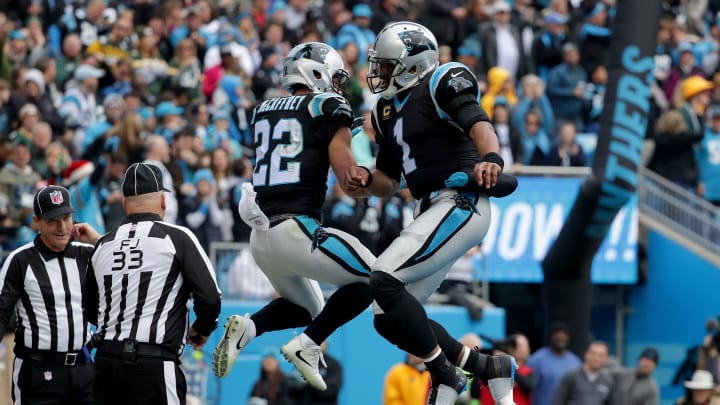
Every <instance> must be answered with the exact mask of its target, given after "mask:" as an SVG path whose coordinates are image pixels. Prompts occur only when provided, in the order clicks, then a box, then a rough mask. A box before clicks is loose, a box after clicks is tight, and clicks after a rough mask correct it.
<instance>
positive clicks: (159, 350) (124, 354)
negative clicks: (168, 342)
mask: <svg viewBox="0 0 720 405" xmlns="http://www.w3.org/2000/svg"><path fill="white" fill-rule="evenodd" d="M97 350H98V354H99V355H101V356H107V357H117V358H122V359H125V360H135V358H136V357H142V358H155V359H162V360H170V361H175V362H177V361H178V360H179V355H178V354H177V352H176V351H174V350H172V349H170V348H168V347H165V346H161V345H157V344H152V343H140V342H136V341H134V340H130V339H126V340H123V341H118V340H103V341H102V342H101V343H100V345H98V349H97Z"/></svg>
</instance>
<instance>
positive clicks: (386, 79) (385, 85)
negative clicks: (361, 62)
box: [367, 49, 405, 98]
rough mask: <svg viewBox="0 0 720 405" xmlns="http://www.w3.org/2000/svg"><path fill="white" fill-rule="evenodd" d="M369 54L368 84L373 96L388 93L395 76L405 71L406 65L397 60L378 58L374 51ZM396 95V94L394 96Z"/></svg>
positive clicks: (371, 50)
mask: <svg viewBox="0 0 720 405" xmlns="http://www.w3.org/2000/svg"><path fill="white" fill-rule="evenodd" d="M368 52H369V54H368V62H370V65H369V67H368V73H367V83H368V86H369V87H370V91H372V92H373V94H377V93H384V92H387V91H388V89H389V88H390V85H391V84H392V80H393V78H394V77H395V76H397V75H398V74H400V73H401V72H402V71H403V70H405V65H403V64H402V62H400V61H399V60H397V59H385V58H378V57H376V56H374V55H375V51H374V49H370V50H369V51H368ZM393 95H394V94H393ZM388 98H389V97H388Z"/></svg>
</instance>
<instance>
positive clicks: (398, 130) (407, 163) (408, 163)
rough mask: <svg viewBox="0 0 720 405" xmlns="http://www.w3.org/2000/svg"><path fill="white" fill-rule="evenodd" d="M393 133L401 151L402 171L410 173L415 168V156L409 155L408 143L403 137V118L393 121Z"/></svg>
mask: <svg viewBox="0 0 720 405" xmlns="http://www.w3.org/2000/svg"><path fill="white" fill-rule="evenodd" d="M393 134H394V135H395V142H397V144H398V145H400V147H402V151H403V172H405V174H410V173H412V172H414V171H415V169H417V165H416V164H415V158H413V157H410V145H408V144H407V142H405V140H404V139H403V118H402V117H400V118H398V120H397V121H395V127H394V128H393Z"/></svg>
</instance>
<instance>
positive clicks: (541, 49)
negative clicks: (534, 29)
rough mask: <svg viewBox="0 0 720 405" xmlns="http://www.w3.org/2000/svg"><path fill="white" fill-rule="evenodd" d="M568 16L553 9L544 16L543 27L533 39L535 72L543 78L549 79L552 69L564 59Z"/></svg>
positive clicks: (532, 50) (532, 49) (532, 48)
mask: <svg viewBox="0 0 720 405" xmlns="http://www.w3.org/2000/svg"><path fill="white" fill-rule="evenodd" d="M565 24H567V17H566V16H564V15H562V14H560V13H558V12H555V11H551V12H550V13H548V14H547V15H546V16H545V17H544V18H543V28H542V30H541V31H540V33H539V34H538V35H537V36H536V37H535V39H533V42H532V47H531V52H532V59H533V61H534V62H535V72H537V75H538V76H540V78H541V79H543V80H547V78H548V73H549V72H550V69H552V68H553V67H555V66H557V65H559V64H561V63H562V61H563V50H562V47H563V45H565V43H566V42H567V40H568V39H567V35H565V29H566V26H565Z"/></svg>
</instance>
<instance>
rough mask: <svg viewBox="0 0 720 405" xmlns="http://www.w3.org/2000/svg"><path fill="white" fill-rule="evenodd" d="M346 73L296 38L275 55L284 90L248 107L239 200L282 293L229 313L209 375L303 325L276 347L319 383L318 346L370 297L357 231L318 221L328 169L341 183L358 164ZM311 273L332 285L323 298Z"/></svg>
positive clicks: (260, 260) (329, 53) (325, 50)
mask: <svg viewBox="0 0 720 405" xmlns="http://www.w3.org/2000/svg"><path fill="white" fill-rule="evenodd" d="M348 79H349V77H348V73H347V72H346V71H345V70H344V68H343V62H342V59H341V58H340V55H339V54H338V53H337V52H336V51H335V50H334V49H332V48H331V47H329V46H328V45H325V44H322V43H317V42H312V43H305V44H300V45H298V46H296V47H295V48H293V49H292V50H291V51H290V53H289V54H288V55H287V57H286V58H285V60H284V69H283V76H282V81H283V85H284V86H285V88H286V89H287V90H288V91H290V93H291V94H292V95H291V96H289V97H280V98H274V99H270V100H267V101H264V102H262V103H261V104H259V105H258V106H257V107H256V108H255V110H254V112H253V116H252V119H251V128H252V132H253V135H254V139H255V151H256V158H257V162H256V164H255V169H254V172H253V185H252V187H249V185H248V184H245V185H243V195H242V199H241V201H240V207H239V208H240V214H241V216H242V217H243V219H244V220H245V221H246V222H247V223H248V225H250V226H251V227H253V231H252V233H251V235H250V246H251V250H252V254H253V257H254V258H255V261H256V262H257V264H258V265H259V266H260V268H261V269H262V271H263V272H264V273H265V275H267V277H268V278H269V279H270V282H271V283H272V285H273V287H274V288H275V291H276V292H277V293H278V294H279V295H280V297H281V298H278V299H275V300H273V301H271V302H270V303H269V304H268V305H266V306H265V307H263V308H262V309H260V310H259V311H258V312H256V313H255V314H253V315H252V316H246V317H242V316H239V315H233V316H231V317H229V318H228V321H227V323H226V324H225V335H224V336H223V338H222V339H221V341H220V343H219V344H218V346H217V347H216V349H215V352H214V356H213V369H214V371H215V373H216V374H217V375H218V376H221V377H224V376H226V375H227V374H228V373H229V372H230V369H231V367H232V365H233V364H234V362H235V360H236V359H237V356H238V354H239V353H240V351H241V350H242V349H243V348H244V347H245V346H246V345H247V344H248V343H249V342H250V341H251V340H252V339H253V338H255V337H257V336H259V335H260V334H262V333H264V332H269V331H273V330H281V329H289V328H295V327H300V326H307V329H305V331H304V333H302V334H301V335H299V336H297V337H295V338H293V339H292V340H291V341H290V342H289V343H287V344H286V345H285V346H283V347H282V348H281V352H282V353H283V355H284V356H285V357H286V358H287V359H288V360H289V361H291V362H292V363H293V364H294V365H295V367H296V368H297V369H298V371H300V373H301V374H302V376H303V377H304V378H305V380H307V382H308V383H309V384H310V385H311V386H313V387H315V388H316V389H318V390H322V391H324V390H325V389H326V384H325V382H324V381H323V378H322V376H321V375H320V373H319V371H318V362H319V361H322V350H321V349H320V346H319V344H321V343H322V342H323V341H324V340H325V339H327V337H328V336H330V334H331V333H332V332H333V331H334V330H335V329H337V328H338V327H340V326H342V325H343V324H345V323H346V322H348V321H350V320H351V319H353V318H354V317H356V316H357V315H358V314H360V313H361V312H362V311H363V310H365V309H366V308H367V307H368V306H369V305H370V302H371V301H372V298H371V295H370V288H369V279H370V269H371V266H372V263H373V262H374V260H375V256H374V255H373V254H372V253H371V252H370V251H369V250H368V249H367V248H366V247H365V246H363V245H362V244H361V243H360V241H358V239H357V238H356V237H354V236H352V235H349V234H347V233H345V232H342V231H340V230H337V229H332V228H324V227H322V226H321V225H320V222H319V221H320V213H321V208H322V204H323V202H324V200H325V195H326V191H327V179H328V172H329V169H330V167H332V169H333V171H334V172H335V174H336V175H337V177H338V181H339V182H340V184H341V186H343V188H347V185H348V184H349V183H348V182H347V181H345V180H344V179H345V178H346V175H347V174H348V173H349V172H350V169H351V168H353V166H354V165H356V164H357V163H356V162H355V159H354V157H353V155H352V151H351V149H350V140H351V132H350V126H351V125H352V123H353V115H352V111H351V109H350V105H349V104H348V101H347V100H346V99H345V98H344V97H342V96H341V94H343V92H344V91H345V87H346V86H347V84H348ZM253 189H254V190H253ZM255 193H257V196H256V198H254V199H252V197H250V196H251V195H254V194H255ZM246 207H249V208H247V209H246ZM253 213H254V214H253ZM258 218H262V219H261V220H258ZM316 280H317V281H316ZM318 281H321V282H324V283H328V284H333V285H337V286H339V287H340V288H339V289H338V290H337V291H335V293H334V294H333V295H332V296H331V297H330V298H329V299H328V301H327V303H325V301H324V299H323V294H322V292H321V290H320V287H319V285H318Z"/></svg>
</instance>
